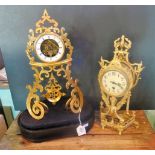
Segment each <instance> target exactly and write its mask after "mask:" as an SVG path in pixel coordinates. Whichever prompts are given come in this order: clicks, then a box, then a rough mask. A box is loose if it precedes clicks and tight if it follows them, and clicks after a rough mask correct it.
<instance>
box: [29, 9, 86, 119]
mask: <svg viewBox="0 0 155 155" xmlns="http://www.w3.org/2000/svg"><path fill="white" fill-rule="evenodd" d="M67 36H68V35H67V33H66V32H65V29H64V28H59V27H58V22H57V21H55V20H54V19H52V18H51V17H50V16H49V15H48V13H47V11H46V10H44V13H43V15H42V17H41V19H40V20H39V21H37V22H36V29H35V30H32V29H30V30H29V36H28V42H27V48H26V54H27V56H28V58H29V61H30V65H31V66H32V70H33V71H34V82H33V85H27V88H28V90H29V93H28V96H27V101H26V106H27V109H28V112H29V113H30V115H31V116H32V117H33V118H35V119H37V120H40V119H42V118H43V117H44V115H45V112H46V111H47V110H48V106H47V105H46V103H44V99H46V100H48V101H49V102H51V104H53V105H55V104H57V103H58V101H59V100H61V98H62V97H63V96H65V95H66V93H65V92H64V88H63V86H61V85H60V82H59V81H58V80H57V78H63V79H65V81H66V82H65V86H64V87H65V91H66V90H67V92H68V91H69V92H70V95H69V98H68V100H67V102H66V103H65V104H66V108H67V109H70V110H71V111H72V112H73V113H79V112H80V111H81V109H82V106H83V94H82V92H81V90H80V88H79V87H78V80H74V79H73V78H72V77H71V70H70V67H71V62H72V53H73V46H72V45H71V42H70V40H69V38H68V37H67Z"/></svg>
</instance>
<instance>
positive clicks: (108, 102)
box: [98, 35, 143, 134]
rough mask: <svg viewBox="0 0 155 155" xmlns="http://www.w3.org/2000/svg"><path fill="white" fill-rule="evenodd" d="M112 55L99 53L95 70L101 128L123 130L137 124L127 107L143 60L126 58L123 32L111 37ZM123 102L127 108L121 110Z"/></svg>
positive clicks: (127, 43) (129, 42)
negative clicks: (115, 37)
mask: <svg viewBox="0 0 155 155" xmlns="http://www.w3.org/2000/svg"><path fill="white" fill-rule="evenodd" d="M114 47H115V50H114V57H113V59H112V60H111V61H108V60H104V59H103V58H102V57H101V60H100V62H99V64H100V66H101V69H100V71H99V74H98V81H99V85H100V90H101V95H102V101H101V103H100V117H101V126H102V128H105V127H110V128H113V129H115V130H118V131H119V134H121V133H122V131H123V130H125V129H126V128H127V127H129V126H130V125H135V126H136V127H138V122H136V120H135V116H136V115H135V113H134V112H132V113H131V112H130V111H129V104H130V97H131V91H132V89H133V88H134V87H135V86H136V84H137V82H138V80H139V79H140V73H141V71H142V70H143V66H142V63H139V64H138V63H133V64H132V63H130V62H129V58H128V56H129V49H130V48H131V41H130V40H129V39H128V38H126V37H125V36H124V35H122V36H121V37H120V38H118V39H116V40H115V41H114ZM123 105H126V111H125V112H124V111H120V110H121V108H122V106H123Z"/></svg>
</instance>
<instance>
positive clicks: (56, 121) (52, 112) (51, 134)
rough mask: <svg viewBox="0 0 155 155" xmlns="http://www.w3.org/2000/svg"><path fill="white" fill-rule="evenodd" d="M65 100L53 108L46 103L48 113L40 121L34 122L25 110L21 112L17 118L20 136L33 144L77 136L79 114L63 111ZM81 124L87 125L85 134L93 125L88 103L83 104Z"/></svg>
mask: <svg viewBox="0 0 155 155" xmlns="http://www.w3.org/2000/svg"><path fill="white" fill-rule="evenodd" d="M66 101H67V99H65V98H64V99H61V101H59V102H58V103H57V104H56V105H55V106H53V105H52V104H51V103H49V102H46V103H47V105H48V108H49V109H48V112H47V113H46V114H45V116H44V118H43V119H41V120H35V119H34V118H32V117H31V116H30V114H29V113H28V111H27V110H25V111H24V112H22V113H21V114H20V116H19V118H18V125H19V127H20V130H21V134H22V135H23V137H25V138H26V139H28V140H30V141H33V142H42V141H46V140H51V139H56V138H63V137H70V136H77V131H76V128H77V127H78V126H79V119H78V116H79V114H75V113H72V112H71V111H68V110H66V109H65V103H66ZM80 116H81V122H82V124H86V123H88V126H87V127H86V132H88V130H89V129H90V128H91V127H92V125H93V123H94V110H93V108H92V105H91V104H90V103H84V106H83V108H82V112H81V114H80Z"/></svg>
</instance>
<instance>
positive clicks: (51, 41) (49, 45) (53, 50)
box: [35, 34, 65, 62]
mask: <svg viewBox="0 0 155 155" xmlns="http://www.w3.org/2000/svg"><path fill="white" fill-rule="evenodd" d="M35 50H36V53H37V56H38V57H39V59H40V60H42V61H44V62H56V61H59V60H60V59H61V58H62V57H63V55H64V51H65V47H64V42H63V40H62V39H61V38H60V37H59V36H57V35H55V34H45V35H42V36H39V37H38V39H37V41H36V43H35Z"/></svg>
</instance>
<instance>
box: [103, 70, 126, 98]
mask: <svg viewBox="0 0 155 155" xmlns="http://www.w3.org/2000/svg"><path fill="white" fill-rule="evenodd" d="M102 84H103V87H104V89H105V91H106V92H107V93H108V94H109V95H113V96H121V95H123V93H124V92H125V91H126V89H127V85H128V81H127V78H126V77H125V76H124V74H122V73H121V72H119V71H116V70H112V71H107V72H106V73H105V74H104V75H103V77H102Z"/></svg>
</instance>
